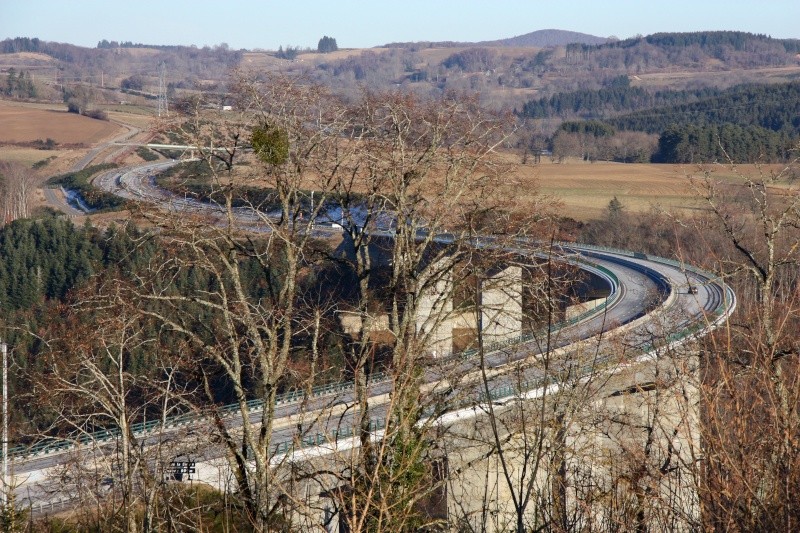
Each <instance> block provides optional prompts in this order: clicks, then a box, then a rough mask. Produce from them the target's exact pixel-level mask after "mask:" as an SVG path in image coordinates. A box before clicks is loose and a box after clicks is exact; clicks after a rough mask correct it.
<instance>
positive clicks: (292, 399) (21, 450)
mask: <svg viewBox="0 0 800 533" xmlns="http://www.w3.org/2000/svg"><path fill="white" fill-rule="evenodd" d="M556 244H557V245H559V246H564V247H575V248H583V249H587V250H595V251H600V252H609V253H614V254H617V255H624V256H628V257H633V258H640V259H648V260H652V261H657V262H662V263H667V264H670V265H671V266H677V267H679V268H682V269H685V270H690V271H692V272H694V273H697V274H699V275H702V276H704V277H707V278H709V279H711V275H710V274H708V273H706V272H704V271H702V270H700V269H697V268H695V267H691V266H689V265H684V264H682V263H680V262H678V261H674V260H671V259H666V258H661V257H657V256H652V255H645V254H641V253H637V252H630V251H627V250H619V249H615V248H611V247H606V246H595V245H587V244H579V243H556ZM579 262H581V263H583V264H585V265H587V266H589V267H591V268H593V269H596V270H598V271H600V272H602V273H603V274H604V275H605V276H606V277H607V278H609V279H610V280H611V281H612V284H613V286H612V297H610V298H607V299H606V301H605V302H603V303H602V304H600V305H598V306H596V307H595V308H593V309H590V310H588V311H585V312H584V313H581V314H579V315H577V316H575V317H573V318H571V319H569V320H565V321H562V322H559V323H558V324H556V325H554V326H553V327H552V329H551V331H556V330H558V329H562V328H564V327H568V326H571V325H574V324H576V323H578V322H581V321H583V320H585V319H586V318H588V317H589V316H592V315H595V314H599V313H600V312H602V311H604V310H605V309H606V308H607V307H608V306H609V305H611V304H612V303H613V302H614V301H616V298H618V297H619V294H618V291H616V290H615V288H616V287H619V278H618V277H617V276H616V274H614V273H613V272H612V271H611V270H609V269H608V268H606V267H603V266H602V265H597V264H594V263H592V262H591V261H585V260H579ZM726 289H727V287H726ZM726 292H729V293H730V294H731V295H732V296H733V292H732V291H730V290H729V289H728V290H727V291H726ZM734 301H735V300H734ZM725 307H726V305H725V298H723V302H722V303H720V305H719V306H718V308H717V310H715V312H716V313H717V314H719V315H721V313H722V312H723V311H724V309H725ZM695 332H696V331H695ZM545 333H546V330H544V331H540V332H536V333H527V334H525V335H520V336H517V337H513V338H510V339H506V340H504V341H500V342H495V343H492V344H490V345H489V346H487V347H486V348H484V351H485V352H487V353H494V352H497V351H500V350H503V349H506V348H508V347H510V346H515V345H519V344H524V343H527V342H530V341H531V340H534V339H535V338H536V337H537V336H541V335H544V334H545ZM680 334H681V335H683V337H681V339H682V338H685V337H686V336H688V335H691V334H694V332H688V331H682V332H680ZM477 353H478V350H477V349H471V350H466V351H465V352H462V354H460V357H461V358H462V359H469V358H471V357H474V356H475V355H476V354H477ZM644 353H647V352H644ZM384 379H386V375H385V374H384V373H378V374H374V375H373V376H371V377H370V378H369V380H368V383H369V384H372V383H376V382H379V381H383V380H384ZM525 386H526V387H528V386H537V387H538V386H541V383H539V382H537V383H528V382H526V384H525ZM353 387H354V383H353V381H346V382H337V383H329V384H325V385H319V386H317V387H314V388H313V389H312V392H311V397H312V398H314V397H320V396H326V395H332V394H339V393H342V392H346V391H349V390H352V389H353ZM506 389H508V390H506ZM511 390H512V389H511V388H509V387H504V388H503V389H502V390H500V391H498V392H495V393H493V397H496V398H502V397H506V396H509V395H510V394H511ZM526 390H530V389H526ZM305 397H306V395H305V392H303V391H300V390H292V391H288V392H286V393H283V394H281V395H279V396H278V397H277V398H276V401H275V405H276V406H277V405H286V404H291V403H297V402H299V401H300V400H302V399H304V398H305ZM246 405H247V408H248V410H251V411H257V410H259V409H262V408H263V405H264V402H263V400H259V399H256V400H250V401H248V402H246ZM221 410H222V411H223V413H228V414H232V413H234V412H237V411H239V410H240V405H239V404H238V403H235V404H229V405H225V406H222V407H221ZM202 418H203V415H202V414H195V413H185V414H181V415H177V416H175V417H170V418H169V419H167V420H166V421H165V422H163V426H164V427H165V428H170V429H171V428H175V427H180V426H185V425H188V424H192V423H196V422H197V421H198V420H201V419H202ZM161 426H162V421H161V420H153V421H149V422H140V423H137V424H134V425H133V426H132V427H131V430H132V431H133V433H134V434H136V435H144V434H146V433H149V432H151V431H154V430H155V429H156V428H159V427H161ZM119 435H120V431H119V429H118V428H113V429H106V430H100V431H96V432H92V433H85V434H82V435H79V436H76V437H74V438H67V439H49V440H45V441H41V442H39V443H36V444H35V445H32V446H15V447H14V448H11V449H10V450H9V456H10V457H23V456H37V455H45V454H51V453H56V452H59V451H64V450H67V449H70V448H73V447H75V446H80V445H86V444H89V443H91V442H95V443H101V444H102V443H104V442H107V441H110V440H112V439H116V438H118V437H119ZM342 436H343V435H341V434H336V435H334V440H336V439H338V438H342ZM329 441H330V439H328V440H327V441H326V442H329ZM292 445H293V446H294V444H292Z"/></svg>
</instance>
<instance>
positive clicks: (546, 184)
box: [506, 161, 788, 221]
mask: <svg viewBox="0 0 800 533" xmlns="http://www.w3.org/2000/svg"><path fill="white" fill-rule="evenodd" d="M781 168H782V167H781V166H780V165H767V166H764V167H762V168H758V167H756V166H755V165H739V166H738V167H737V169H736V171H734V170H732V169H731V168H729V167H726V166H723V165H714V166H709V167H708V170H710V171H711V172H712V175H713V177H714V178H715V179H717V180H720V181H723V182H727V183H731V184H736V183H741V182H742V178H741V176H742V175H749V176H757V175H758V173H759V172H769V171H771V170H774V171H778V170H780V169H781ZM702 172H703V169H700V168H698V167H697V166H692V165H653V164H644V163H642V164H623V163H606V162H597V163H587V162H583V161H573V162H565V163H552V162H550V161H542V163H540V164H538V165H524V166H523V165H519V166H517V168H516V170H515V171H514V172H513V174H512V177H511V179H510V180H509V186H508V190H507V192H506V194H508V195H512V196H513V197H514V198H516V199H517V203H518V205H519V206H520V208H522V209H524V207H525V205H526V204H528V205H531V204H532V202H533V201H534V197H535V195H536V194H546V195H550V196H553V197H555V198H557V199H559V200H561V202H562V203H563V205H564V208H563V210H562V212H563V214H564V215H565V216H569V217H572V218H574V219H576V220H581V221H587V220H591V219H595V218H599V217H602V216H603V215H604V214H605V210H606V207H607V206H608V202H609V201H610V200H611V199H612V198H613V197H614V196H616V197H617V198H618V199H619V200H620V201H621V202H622V203H623V204H624V205H625V208H626V209H627V210H628V211H629V212H634V213H635V212H645V211H648V210H650V209H652V208H653V207H658V208H660V209H663V210H666V211H670V212H676V213H679V214H680V213H682V214H689V213H691V212H695V211H696V210H697V209H701V204H700V202H699V201H698V199H697V195H696V193H695V191H694V190H693V189H692V187H691V183H690V180H689V176H700V175H702ZM781 186H784V185H781ZM786 186H788V185H786Z"/></svg>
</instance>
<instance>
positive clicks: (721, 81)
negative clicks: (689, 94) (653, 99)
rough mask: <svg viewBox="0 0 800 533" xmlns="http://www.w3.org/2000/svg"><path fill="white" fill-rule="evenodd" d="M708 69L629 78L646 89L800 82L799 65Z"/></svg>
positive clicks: (655, 73) (634, 83)
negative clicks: (799, 80) (798, 80)
mask: <svg viewBox="0 0 800 533" xmlns="http://www.w3.org/2000/svg"><path fill="white" fill-rule="evenodd" d="M712 68H713V65H709V69H708V70H702V71H675V72H652V73H648V74H638V75H635V76H631V85H634V86H639V87H645V88H648V87H650V88H663V87H672V88H675V89H681V88H684V87H687V86H689V85H698V84H699V85H705V86H718V87H723V88H724V87H728V86H731V85H738V84H743V83H765V82H774V83H786V82H789V81H794V80H797V79H800V66H793V67H774V68H758V69H739V70H712Z"/></svg>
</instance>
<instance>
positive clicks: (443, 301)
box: [417, 265, 453, 357]
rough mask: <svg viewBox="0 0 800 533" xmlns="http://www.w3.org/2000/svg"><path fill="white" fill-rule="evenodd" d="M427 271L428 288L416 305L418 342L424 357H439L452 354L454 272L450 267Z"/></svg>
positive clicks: (440, 266)
mask: <svg viewBox="0 0 800 533" xmlns="http://www.w3.org/2000/svg"><path fill="white" fill-rule="evenodd" d="M429 271H430V274H428V276H427V280H429V281H427V282H428V283H429V284H430V285H429V287H427V288H426V289H425V290H423V291H422V292H421V294H420V297H419V300H418V302H417V338H418V339H420V341H421V342H422V343H423V344H424V350H425V352H426V353H429V354H431V355H433V356H434V357H438V356H442V355H447V354H449V353H450V352H451V351H452V350H453V271H452V268H450V267H449V265H447V268H445V267H444V265H431V267H429ZM425 282H426V280H425V279H423V280H421V283H425Z"/></svg>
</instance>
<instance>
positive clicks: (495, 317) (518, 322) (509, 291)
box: [480, 266, 522, 344]
mask: <svg viewBox="0 0 800 533" xmlns="http://www.w3.org/2000/svg"><path fill="white" fill-rule="evenodd" d="M480 326H481V331H482V332H483V342H484V343H486V344H491V343H494V342H502V341H505V340H508V339H512V338H515V337H519V336H520V335H522V267H519V266H509V267H506V268H505V269H503V270H502V271H500V272H498V273H497V274H496V275H494V276H492V277H490V278H489V279H487V280H485V281H484V282H483V284H482V286H481V324H480Z"/></svg>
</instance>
